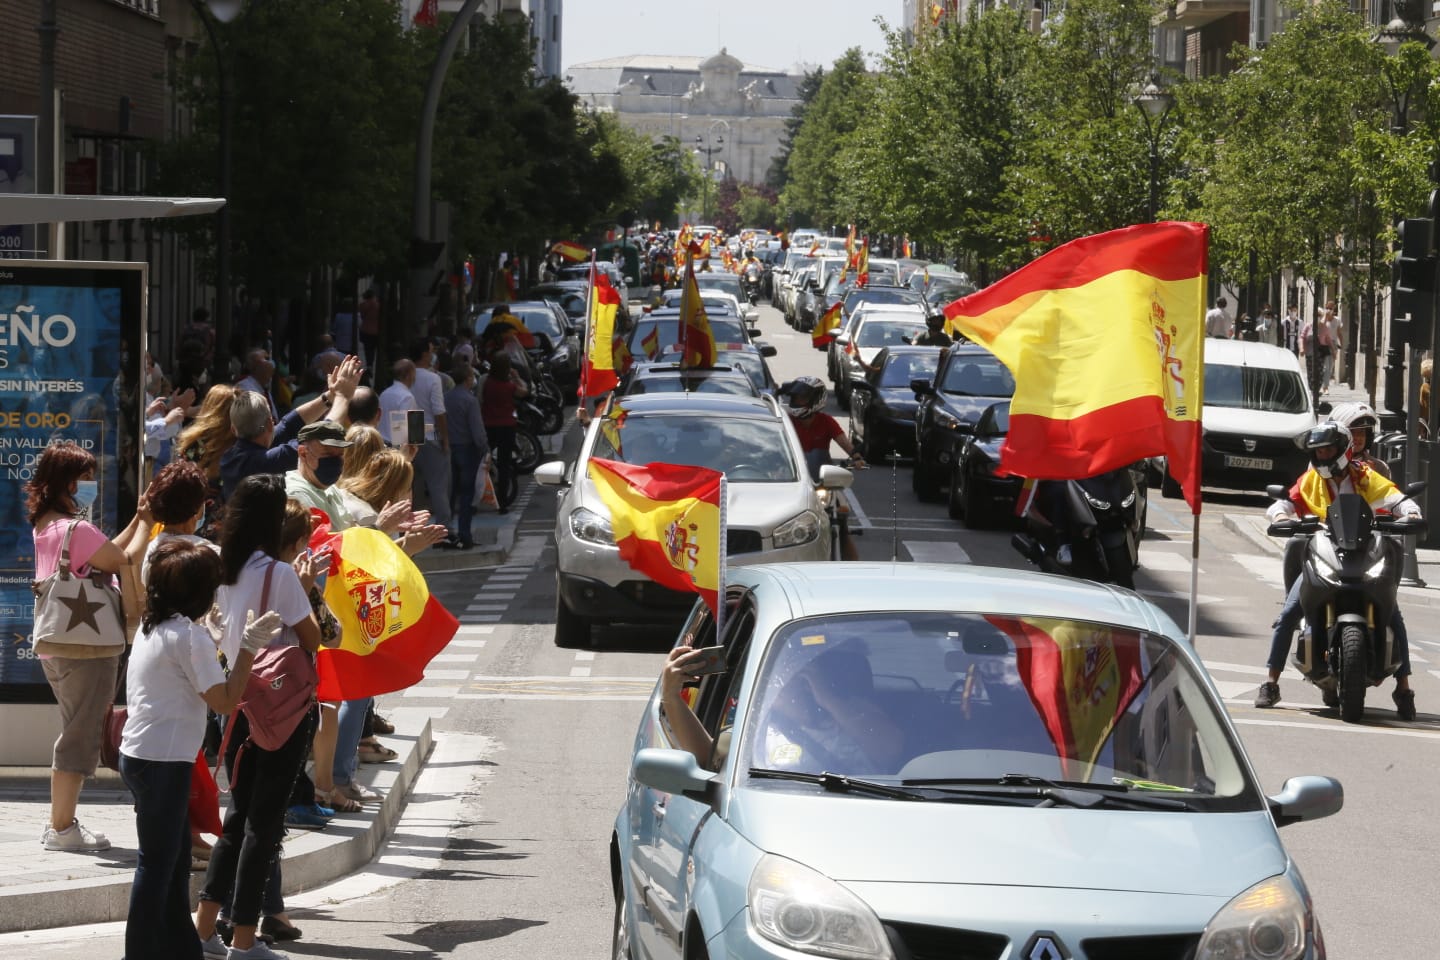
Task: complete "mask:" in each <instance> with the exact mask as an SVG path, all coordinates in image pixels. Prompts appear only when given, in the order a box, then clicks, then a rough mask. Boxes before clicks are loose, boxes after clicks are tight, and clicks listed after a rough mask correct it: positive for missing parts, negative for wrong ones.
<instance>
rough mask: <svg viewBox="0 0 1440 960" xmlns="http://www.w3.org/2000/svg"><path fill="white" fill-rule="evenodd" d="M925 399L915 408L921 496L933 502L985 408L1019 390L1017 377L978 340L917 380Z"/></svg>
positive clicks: (949, 353) (915, 478) (916, 483)
mask: <svg viewBox="0 0 1440 960" xmlns="http://www.w3.org/2000/svg"><path fill="white" fill-rule="evenodd" d="M911 386H912V387H913V388H914V392H915V395H916V396H917V397H919V398H920V403H919V407H918V409H917V410H916V412H915V451H916V452H915V469H914V470H913V471H912V472H911V475H910V476H911V485H912V487H913V489H914V491H915V494H916V496H918V497H919V498H920V499H922V500H933V499H935V498H936V497H937V496H938V495H939V493H940V488H941V487H942V486H944V485H945V483H946V482H947V481H948V480H949V479H950V475H951V472H952V471H953V470H954V467H955V462H956V460H957V459H958V458H959V455H960V448H961V446H963V445H964V442H965V438H966V437H967V436H969V435H970V434H972V433H974V431H975V422H976V421H977V420H979V419H980V414H981V413H983V412H984V411H985V408H986V407H988V406H990V405H991V404H992V403H994V402H995V401H997V400H1008V399H1009V398H1010V397H1011V396H1013V395H1014V393H1015V378H1014V377H1013V376H1011V375H1010V371H1009V369H1008V368H1007V367H1006V366H1005V365H1004V364H1003V363H1001V362H1000V361H999V360H997V359H996V358H995V355H994V354H993V353H991V352H990V351H989V350H986V349H985V348H984V347H981V346H979V345H977V344H968V343H965V344H956V345H954V346H952V347H950V348H949V349H948V350H946V351H945V352H944V353H943V354H942V355H941V358H940V366H939V369H938V370H936V372H935V376H934V377H932V378H931V379H930V380H928V381H925V380H919V379H917V380H916V381H915V382H914V383H912V384H911Z"/></svg>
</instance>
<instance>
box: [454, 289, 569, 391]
mask: <svg viewBox="0 0 1440 960" xmlns="http://www.w3.org/2000/svg"><path fill="white" fill-rule="evenodd" d="M497 306H503V307H505V309H506V310H508V311H509V312H510V313H512V314H514V315H515V316H516V317H518V318H519V320H520V322H521V323H523V324H524V325H525V329H526V330H528V331H530V333H531V334H533V335H534V336H535V338H536V340H537V342H539V343H541V344H544V343H547V342H548V343H549V344H550V350H549V354H548V357H547V359H548V360H549V362H550V375H551V376H552V377H554V378H555V382H556V383H557V384H558V385H559V386H560V387H561V389H562V390H567V391H568V392H570V393H573V392H574V390H575V386H576V384H578V383H579V382H580V359H581V355H582V352H583V349H584V348H583V347H582V346H581V344H580V337H579V333H578V332H577V331H576V329H575V328H574V327H573V326H572V325H571V324H570V322H569V318H568V317H567V316H566V315H565V311H564V310H563V309H561V307H560V306H559V304H556V303H554V302H552V301H549V300H516V301H514V302H512V303H505V304H498V303H484V304H481V305H480V307H479V312H478V314H477V316H478V317H479V318H480V319H481V320H484V321H486V322H487V323H488V321H489V318H490V315H491V313H492V312H493V311H494V309H495V308H496V307H497ZM482 330H484V327H481V328H480V330H477V331H476V334H477V335H478V334H479V333H480V332H481V331H482ZM542 338H543V339H542Z"/></svg>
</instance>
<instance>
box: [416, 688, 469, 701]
mask: <svg viewBox="0 0 1440 960" xmlns="http://www.w3.org/2000/svg"><path fill="white" fill-rule="evenodd" d="M459 692H460V688H459V687H420V686H415V687H406V688H405V693H404V695H405V696H407V697H436V698H441V699H445V700H453V699H455V695H456V694H457V693H459Z"/></svg>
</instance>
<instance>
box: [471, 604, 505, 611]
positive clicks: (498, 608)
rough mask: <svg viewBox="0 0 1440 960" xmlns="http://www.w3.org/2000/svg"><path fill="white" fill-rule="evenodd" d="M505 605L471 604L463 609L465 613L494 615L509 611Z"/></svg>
mask: <svg viewBox="0 0 1440 960" xmlns="http://www.w3.org/2000/svg"><path fill="white" fill-rule="evenodd" d="M509 606H510V605H509V604H506V603H472V604H470V605H469V606H467V607H466V608H465V612H466V613H494V612H496V611H504V610H507V609H509Z"/></svg>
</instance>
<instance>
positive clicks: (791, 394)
mask: <svg viewBox="0 0 1440 960" xmlns="http://www.w3.org/2000/svg"><path fill="white" fill-rule="evenodd" d="M781 393H783V394H784V395H785V408H786V409H787V410H789V411H790V416H792V417H799V418H802V419H803V418H805V417H808V416H810V415H811V414H814V413H819V412H820V410H821V408H823V407H824V406H825V384H824V382H822V381H821V380H820V378H819V377H800V378H799V379H796V380H792V381H790V382H789V383H787V384H785V386H784V387H783V388H782V389H781Z"/></svg>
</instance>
